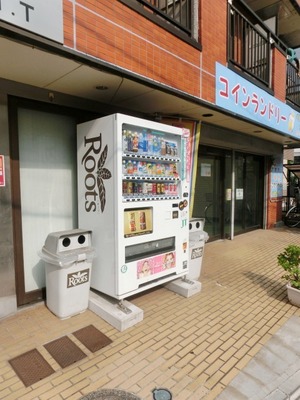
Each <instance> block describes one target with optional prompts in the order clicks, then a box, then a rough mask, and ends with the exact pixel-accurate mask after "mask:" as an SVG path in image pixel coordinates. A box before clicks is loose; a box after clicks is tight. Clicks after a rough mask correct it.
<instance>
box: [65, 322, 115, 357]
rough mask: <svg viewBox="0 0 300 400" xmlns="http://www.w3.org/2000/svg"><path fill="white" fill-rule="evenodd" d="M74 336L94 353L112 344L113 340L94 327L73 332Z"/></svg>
mask: <svg viewBox="0 0 300 400" xmlns="http://www.w3.org/2000/svg"><path fill="white" fill-rule="evenodd" d="M73 335H74V336H75V337H76V338H77V339H78V340H79V341H80V342H81V343H82V344H83V345H84V346H85V347H86V348H87V349H89V350H90V351H91V352H92V353H95V352H96V351H98V350H100V349H102V348H103V347H105V346H107V345H109V344H110V343H112V340H111V339H110V338H109V337H107V336H106V335H104V333H102V332H100V331H99V330H98V329H97V328H95V327H94V325H89V326H86V327H85V328H82V329H79V330H78V331H76V332H73Z"/></svg>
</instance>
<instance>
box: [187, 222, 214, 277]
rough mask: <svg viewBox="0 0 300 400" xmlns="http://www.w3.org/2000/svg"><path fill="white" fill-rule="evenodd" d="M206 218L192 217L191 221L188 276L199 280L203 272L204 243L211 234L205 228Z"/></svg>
mask: <svg viewBox="0 0 300 400" xmlns="http://www.w3.org/2000/svg"><path fill="white" fill-rule="evenodd" d="M204 224H205V219H204V218H192V219H190V223H189V256H190V257H189V273H188V274H187V278H189V279H192V280H198V279H199V277H200V274H201V267H202V260H203V254H204V245H205V243H206V242H207V241H208V239H209V236H208V234H207V232H205V231H204V230H203V229H204Z"/></svg>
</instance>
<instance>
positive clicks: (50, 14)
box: [0, 0, 63, 43]
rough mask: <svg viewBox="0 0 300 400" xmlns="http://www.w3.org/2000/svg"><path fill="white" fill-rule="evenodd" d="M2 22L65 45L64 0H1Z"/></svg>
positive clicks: (0, 12) (0, 18) (0, 15)
mask: <svg viewBox="0 0 300 400" xmlns="http://www.w3.org/2000/svg"><path fill="white" fill-rule="evenodd" d="M0 20H2V21H5V22H8V23H10V24H13V25H16V26H18V27H20V28H23V29H26V30H28V31H30V32H34V33H37V34H38V35H41V36H44V37H46V38H48V39H51V40H55V41H56V42H59V43H63V4H62V0H0Z"/></svg>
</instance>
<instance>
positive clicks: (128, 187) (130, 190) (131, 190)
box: [127, 182, 133, 194]
mask: <svg viewBox="0 0 300 400" xmlns="http://www.w3.org/2000/svg"><path fill="white" fill-rule="evenodd" d="M127 193H128V194H132V193H133V184H132V182H128V183H127Z"/></svg>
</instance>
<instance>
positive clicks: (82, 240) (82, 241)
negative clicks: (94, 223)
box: [78, 235, 85, 244]
mask: <svg viewBox="0 0 300 400" xmlns="http://www.w3.org/2000/svg"><path fill="white" fill-rule="evenodd" d="M84 242H85V236H84V235H80V236H78V243H79V244H83V243H84Z"/></svg>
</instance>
